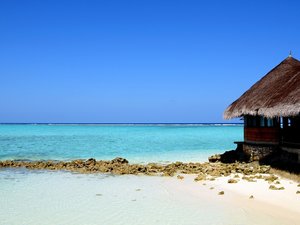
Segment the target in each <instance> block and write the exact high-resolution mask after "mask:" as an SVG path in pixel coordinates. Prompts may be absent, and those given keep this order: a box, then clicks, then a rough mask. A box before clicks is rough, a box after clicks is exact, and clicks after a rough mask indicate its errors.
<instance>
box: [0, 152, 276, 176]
mask: <svg viewBox="0 0 300 225" xmlns="http://www.w3.org/2000/svg"><path fill="white" fill-rule="evenodd" d="M1 167H2V168H5V167H24V168H27V169H37V170H65V171H72V172H78V173H111V174H119V175H122V174H145V175H163V176H174V175H177V174H197V175H198V177H197V178H196V179H195V180H196V181H200V180H205V179H206V177H210V178H209V179H211V178H214V177H220V176H228V175H230V174H236V173H241V174H244V175H245V176H249V175H255V174H258V173H269V170H270V167H269V166H264V165H258V164H255V163H239V162H235V163H221V162H216V163H210V162H205V163H183V162H174V163H170V164H158V163H148V164H130V163H129V162H128V160H126V159H124V158H119V157H118V158H115V159H113V160H99V161H97V160H95V159H93V158H91V159H88V160H82V159H78V160H73V161H68V162H66V161H14V160H7V161H0V168H1Z"/></svg>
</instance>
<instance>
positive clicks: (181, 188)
mask: <svg viewBox="0 0 300 225" xmlns="http://www.w3.org/2000/svg"><path fill="white" fill-rule="evenodd" d="M10 168H12V169H26V170H28V171H35V170H36V171H45V172H46V174H50V173H47V172H49V171H51V172H53V171H55V173H51V174H60V173H56V172H63V173H65V172H70V173H72V174H73V173H74V174H78V175H79V176H83V177H85V174H87V175H91V176H93V175H97V174H99V175H102V174H103V175H108V178H109V177H110V176H109V175H112V176H111V178H112V179H118V180H120V182H121V183H120V185H127V184H126V182H131V181H130V180H136V181H137V180H140V181H143V180H145V179H146V180H150V181H149V183H148V184H151V186H153V187H154V186H155V187H156V185H157V184H160V185H162V186H163V187H164V188H165V189H166V195H168V196H173V197H172V198H174V199H173V200H172V201H175V199H177V200H176V201H184V202H185V201H186V198H188V199H192V200H191V201H193V202H191V204H198V203H197V202H198V201H200V202H203V201H204V202H203V203H201V204H204V203H205V202H207V204H209V205H211V204H220V205H224V206H226V205H228V206H229V205H230V207H229V208H230V210H229V209H228V210H229V211H228V210H227V209H226V208H224V210H225V211H224V212H222V213H225V214H226V215H227V214H228V215H227V216H228V218H231V217H232V221H231V220H230V223H234V221H240V220H245V219H246V218H248V217H249V218H251V221H249V223H248V222H247V223H245V224H271V223H264V222H266V221H268V219H269V218H276V223H275V224H278V225H281V224H284V225H288V224H297V221H298V220H299V215H300V204H299V200H300V193H299V194H297V192H298V191H299V192H300V184H299V181H298V182H297V181H292V180H289V179H285V178H282V177H281V176H278V175H276V173H274V171H273V170H272V169H271V168H270V166H265V165H258V164H257V163H231V164H225V163H220V162H215V163H210V162H206V163H181V162H175V163H170V164H157V163H149V164H145V165H140V164H129V162H128V161H127V160H126V159H123V158H115V159H113V160H108V161H102V160H100V161H96V160H95V159H88V160H74V161H70V162H63V161H32V162H24V161H9V160H8V161H0V173H1V169H4V170H5V169H10ZM275 172H276V171H275ZM86 177H89V176H86ZM122 177H123V178H124V179H122ZM147 177H148V178H149V179H148V178H147ZM122 180H123V181H122ZM126 180H127V181H126ZM122 182H125V184H124V183H123V184H122ZM83 184H86V183H83ZM271 186H273V187H272V188H271ZM281 187H283V190H281ZM144 188H146V187H144ZM156 188H158V187H156ZM270 188H271V189H270ZM137 190H138V189H137ZM80 193H82V192H80ZM120 194H121V193H120ZM149 194H150V193H148V192H145V196H148V195H149ZM80 195H81V194H80ZM187 195H188V197H187ZM175 196H176V197H175ZM251 196H252V197H251ZM132 201H135V199H133V200H132ZM145 204H146V203H145ZM186 204H187V203H186ZM201 204H200V207H201ZM205 204H206V203H205ZM205 204H204V205H205ZM202 206H203V205H202ZM236 211H237V212H238V215H237V214H236ZM217 213H218V212H217ZM231 214H232V215H231ZM274 221H275V219H274ZM274 221H273V222H274Z"/></svg>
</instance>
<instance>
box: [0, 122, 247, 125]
mask: <svg viewBox="0 0 300 225" xmlns="http://www.w3.org/2000/svg"><path fill="white" fill-rule="evenodd" d="M5 124H8V125H9V124H16V125H17V124H32V125H35V124H37V125H38V124H41V125H45V124H46V125H49V124H54V125H55V124H82V125H84V124H87V125H89V124H91V125H93V124H99V125H101V124H102V125H106V124H108V125H110V124H111V125H114V124H115V125H118V124H124V125H130V124H137V125H138V124H243V122H240V123H239V122H232V123H226V122H220V123H218V122H196V123H193V122H184V123H176V122H171V123H166V122H161V123H157V122H154V123H121V122H120V123H78V122H72V123H64V122H63V123H57V122H54V123H51V122H50V123H49V122H37V123H35V122H28V123H27V122H21V123H18V122H4V123H2V122H0V125H5Z"/></svg>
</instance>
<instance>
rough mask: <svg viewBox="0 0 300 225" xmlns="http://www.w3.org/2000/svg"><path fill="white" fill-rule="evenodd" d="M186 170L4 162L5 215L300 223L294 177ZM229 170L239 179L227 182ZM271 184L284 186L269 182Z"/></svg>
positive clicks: (75, 223)
mask: <svg viewBox="0 0 300 225" xmlns="http://www.w3.org/2000/svg"><path fill="white" fill-rule="evenodd" d="M181 176H183V179H178V178H177V176H173V177H171V176H161V175H155V176H145V175H142V174H140V175H122V176H120V175H113V174H103V173H93V174H81V173H77V172H75V173H74V172H64V171H49V170H27V169H24V168H2V169H0V186H1V189H0V221H2V223H3V224H11V225H19V224H20V222H22V223H23V224H28V225H35V224H44V225H53V224H64V225H81V224H87V225H95V224H107V225H149V224H155V225H166V224H170V225H173V224H175V225H176V224H180V225H200V224H201V225H216V224H217V225H240V224H241V225H291V224H295V225H296V224H299V223H298V222H299V219H300V216H299V215H300V205H299V200H300V194H296V191H297V190H300V187H297V185H298V184H297V183H296V182H293V181H289V180H285V179H276V180H274V181H272V184H270V183H268V181H265V180H264V179H254V178H253V180H256V182H249V181H248V180H245V179H242V178H237V177H236V174H231V175H230V176H221V177H216V178H214V179H211V178H210V177H209V176H208V177H207V179H205V180H200V181H197V182H196V181H195V180H194V179H195V177H197V176H198V175H196V174H181ZM243 176H245V175H243ZM264 176H268V177H269V176H270V174H266V175H264ZM231 177H234V179H235V180H238V182H237V183H228V180H229V179H230V178H231ZM240 177H242V175H240ZM179 178H182V177H179ZM278 181H279V182H280V184H275V183H276V182H278ZM270 185H275V186H276V187H282V186H283V187H284V188H285V189H284V190H270V189H269V186H270ZM221 191H224V194H223V195H219V192H221ZM251 195H252V196H253V197H254V198H251V199H250V198H249V197H250V196H251ZM45 218H46V219H45ZM2 223H1V224H2Z"/></svg>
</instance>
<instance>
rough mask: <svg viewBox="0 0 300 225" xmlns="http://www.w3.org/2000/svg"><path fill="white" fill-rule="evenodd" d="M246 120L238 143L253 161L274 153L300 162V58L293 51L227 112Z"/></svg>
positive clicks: (230, 115)
mask: <svg viewBox="0 0 300 225" xmlns="http://www.w3.org/2000/svg"><path fill="white" fill-rule="evenodd" d="M237 117H241V118H242V119H243V120H244V141H241V142H236V144H238V148H241V149H242V150H243V152H244V153H246V154H247V155H248V156H249V157H250V158H251V159H252V160H263V159H264V158H266V157H268V156H269V155H271V154H273V153H276V152H277V153H278V152H279V153H280V154H281V155H283V156H284V159H287V160H288V161H290V160H291V161H294V162H298V163H300V61H298V60H297V59H295V58H293V57H292V56H291V54H290V55H289V57H288V58H286V59H285V60H283V61H282V62H281V63H280V64H279V65H277V66H276V67H275V68H274V69H272V70H271V71H270V72H269V73H267V74H266V75H265V76H264V77H263V78H261V79H260V80H259V81H258V82H257V83H255V84H254V85H253V86H252V87H251V88H250V89H249V90H248V91H246V92H245V93H244V94H243V95H242V96H241V97H240V98H238V99H237V100H236V101H235V102H233V103H232V104H231V105H230V106H229V107H228V108H227V109H226V111H225V112H224V118H225V119H231V118H237Z"/></svg>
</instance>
